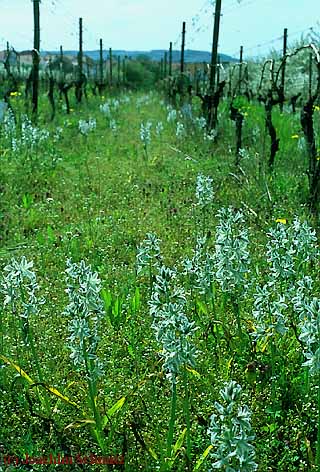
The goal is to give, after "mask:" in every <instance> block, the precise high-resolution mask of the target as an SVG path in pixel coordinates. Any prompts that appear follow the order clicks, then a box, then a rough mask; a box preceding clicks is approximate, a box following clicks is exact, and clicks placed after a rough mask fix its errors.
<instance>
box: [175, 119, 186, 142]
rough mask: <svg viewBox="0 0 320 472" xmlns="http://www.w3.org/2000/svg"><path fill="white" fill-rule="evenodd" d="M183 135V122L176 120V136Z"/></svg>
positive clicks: (184, 131)
mask: <svg viewBox="0 0 320 472" xmlns="http://www.w3.org/2000/svg"><path fill="white" fill-rule="evenodd" d="M184 136H186V129H185V127H184V124H183V123H181V121H178V122H177V128H176V137H177V138H183V137H184Z"/></svg>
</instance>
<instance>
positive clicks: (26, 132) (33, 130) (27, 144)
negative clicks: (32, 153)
mask: <svg viewBox="0 0 320 472" xmlns="http://www.w3.org/2000/svg"><path fill="white" fill-rule="evenodd" d="M49 136H50V133H49V131H47V130H46V129H40V128H37V127H35V126H32V123H31V121H30V120H29V119H28V118H27V117H24V120H23V121H22V123H21V140H20V145H21V146H22V147H23V148H25V149H27V148H29V149H33V148H35V147H36V146H38V145H39V144H41V143H42V142H44V141H47V140H48V138H49Z"/></svg>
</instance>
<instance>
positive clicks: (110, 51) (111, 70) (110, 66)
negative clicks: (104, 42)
mask: <svg viewBox="0 0 320 472" xmlns="http://www.w3.org/2000/svg"><path fill="white" fill-rule="evenodd" d="M109 71H110V87H112V84H113V69H112V48H109Z"/></svg>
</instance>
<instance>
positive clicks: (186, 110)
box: [181, 103, 193, 121]
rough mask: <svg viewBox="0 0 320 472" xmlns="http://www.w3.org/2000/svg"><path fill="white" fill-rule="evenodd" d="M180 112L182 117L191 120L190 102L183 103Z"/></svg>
mask: <svg viewBox="0 0 320 472" xmlns="http://www.w3.org/2000/svg"><path fill="white" fill-rule="evenodd" d="M181 113H182V116H183V118H184V119H186V120H190V121H192V118H193V116H192V106H191V105H190V103H185V104H184V105H183V106H182V107H181Z"/></svg>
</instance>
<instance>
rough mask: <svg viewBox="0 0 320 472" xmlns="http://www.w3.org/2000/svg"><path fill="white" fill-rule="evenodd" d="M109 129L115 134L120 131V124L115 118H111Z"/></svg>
mask: <svg viewBox="0 0 320 472" xmlns="http://www.w3.org/2000/svg"><path fill="white" fill-rule="evenodd" d="M109 128H110V129H111V131H112V132H113V133H116V132H117V131H118V124H117V122H116V120H115V119H114V118H111V120H110V122H109Z"/></svg>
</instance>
